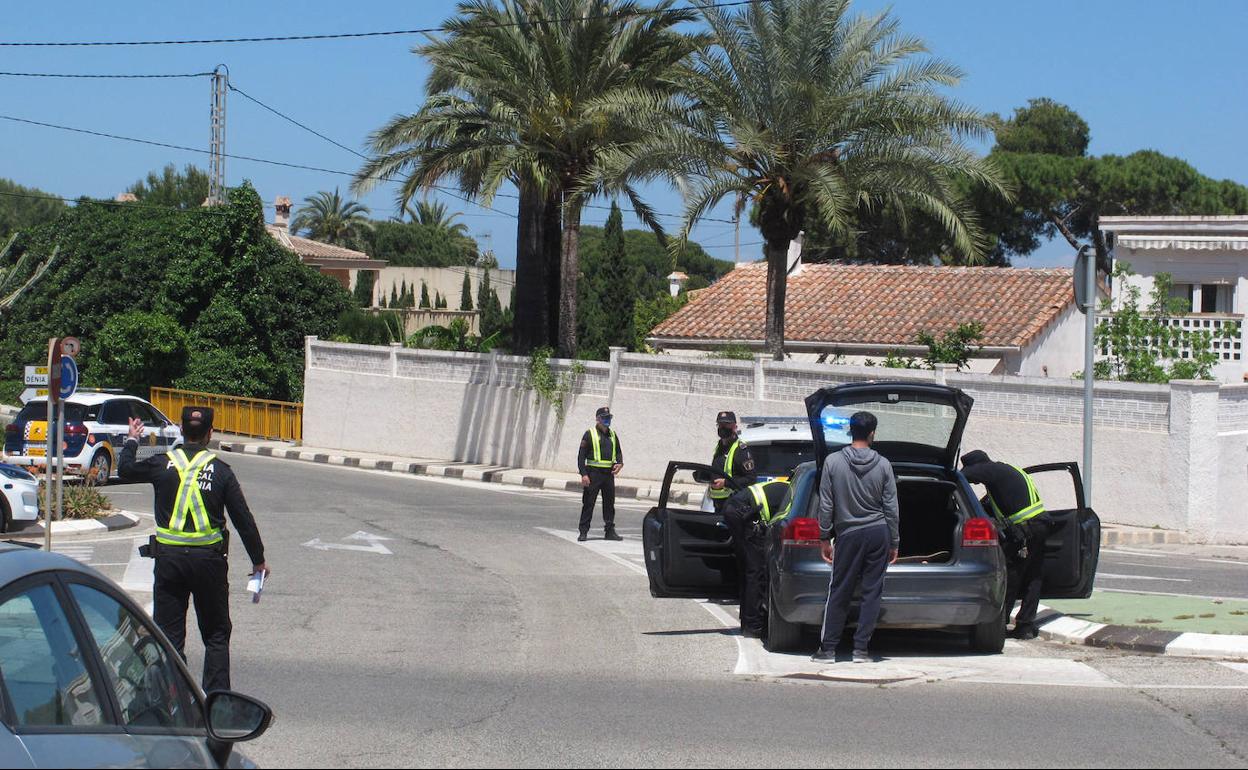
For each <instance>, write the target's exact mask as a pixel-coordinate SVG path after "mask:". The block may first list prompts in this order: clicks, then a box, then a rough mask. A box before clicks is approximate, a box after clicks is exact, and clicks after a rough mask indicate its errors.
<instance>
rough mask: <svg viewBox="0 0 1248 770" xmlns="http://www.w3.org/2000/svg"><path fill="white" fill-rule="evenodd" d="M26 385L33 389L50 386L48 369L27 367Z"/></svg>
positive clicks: (44, 367)
mask: <svg viewBox="0 0 1248 770" xmlns="http://www.w3.org/2000/svg"><path fill="white" fill-rule="evenodd" d="M24 384H26V385H30V386H31V387H36V388H38V387H44V388H46V387H47V386H48V367H46V366H27V367H26V380H25V383H24Z"/></svg>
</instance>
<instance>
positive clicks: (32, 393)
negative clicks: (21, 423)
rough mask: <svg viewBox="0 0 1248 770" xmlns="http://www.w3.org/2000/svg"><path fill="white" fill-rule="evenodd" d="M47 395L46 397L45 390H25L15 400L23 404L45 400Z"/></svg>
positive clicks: (46, 391)
mask: <svg viewBox="0 0 1248 770" xmlns="http://www.w3.org/2000/svg"><path fill="white" fill-rule="evenodd" d="M47 395H48V389H47V388H27V389H26V390H23V391H22V394H21V395H20V396H18V397H17V398H18V400H19V401H21V402H22V403H23V404H25V403H27V402H28V401H31V400H33V399H36V398H46V397H47Z"/></svg>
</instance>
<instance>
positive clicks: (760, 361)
mask: <svg viewBox="0 0 1248 770" xmlns="http://www.w3.org/2000/svg"><path fill="white" fill-rule="evenodd" d="M770 360H772V358H771V354H770V353H755V354H754V400H755V401H760V402H761V401H762V400H763V399H764V398H765V396H766V393H767V371H766V370H765V369H764V368H763V365H764V364H765V363H766V362H768V361H770Z"/></svg>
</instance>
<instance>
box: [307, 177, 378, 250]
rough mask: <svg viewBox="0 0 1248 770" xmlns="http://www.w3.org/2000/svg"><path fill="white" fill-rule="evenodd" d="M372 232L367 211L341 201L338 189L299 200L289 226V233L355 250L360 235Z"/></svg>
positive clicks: (359, 206) (351, 203) (360, 205)
mask: <svg viewBox="0 0 1248 770" xmlns="http://www.w3.org/2000/svg"><path fill="white" fill-rule="evenodd" d="M371 228H372V223H371V222H369V221H368V207H367V206H364V205H363V204H361V203H359V202H358V201H353V200H343V199H342V197H341V196H340V195H339V194H338V188H336V187H335V188H334V191H333V192H332V193H330V192H326V191H325V190H322V191H320V192H318V193H317V194H315V195H309V196H308V197H306V198H304V199H303V206H301V207H300V208H299V213H298V214H296V215H295V218H294V220H293V221H292V222H291V223H290V230H291V232H301V231H302V232H306V233H307V234H308V237H309V238H313V239H315V240H318V241H324V242H325V243H333V244H335V245H338V246H344V247H347V248H358V247H359V245H360V242H361V240H362V238H363V235H364V231H365V230H369V229H371Z"/></svg>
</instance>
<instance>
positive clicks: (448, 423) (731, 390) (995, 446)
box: [303, 338, 1248, 542]
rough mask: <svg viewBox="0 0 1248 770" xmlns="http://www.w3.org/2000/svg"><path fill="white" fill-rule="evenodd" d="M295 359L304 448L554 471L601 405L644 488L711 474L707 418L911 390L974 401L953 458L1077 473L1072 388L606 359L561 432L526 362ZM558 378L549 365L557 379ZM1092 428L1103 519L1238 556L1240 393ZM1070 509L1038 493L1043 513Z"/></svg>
mask: <svg viewBox="0 0 1248 770" xmlns="http://www.w3.org/2000/svg"><path fill="white" fill-rule="evenodd" d="M306 353H307V363H306V366H307V371H306V380H305V386H304V426H303V435H304V441H305V442H306V443H307V445H309V446H316V447H326V448H331V449H340V450H355V451H365V452H380V453H387V454H400V455H408V456H412V457H418V458H428V459H440V460H455V461H461V462H473V463H490V464H495V465H501V466H515V467H527V468H539V469H548V470H562V471H567V470H572V469H574V468H575V465H576V452H577V448H578V444H579V442H580V438H581V435H582V434H583V433H584V431H585V429H586V428H587V427H589V426H590V425H591V424H592V423H593V414H594V410H595V409H597V408H598V407H599V406H602V405H604V404H610V406H611V410H612V412H613V413H614V414H615V415H616V422H615V427H616V428H617V430H618V432H619V435H620V441H621V444H622V447H623V451H624V459H625V473H626V475H628V476H631V477H635V478H648V479H657V478H659V477H661V475H662V473H663V470H664V469H665V468H666V465H667V462H668V461H669V460H672V459H684V460H703V461H705V460H706V459H707V458H709V456H710V453H711V450H712V447H713V446H714V442H715V414H716V413H717V412H719V411H720V410H723V409H732V410H734V411H736V412H737V414H739V415H794V416H797V415H803V414H804V413H805V411H804V407H803V403H802V401H803V399H804V398H805V397H806V396H807V395H808V394H810V393H811V392H812V391H814V390H816V389H817V388H819V387H823V386H826V385H836V384H841V383H845V382H861V381H868V380H875V379H913V380H916V381H924V382H933V381H936V382H945V383H947V384H949V385H952V386H955V387H959V388H962V389H963V390H965V391H967V392H968V393H969V394H970V395H971V396H972V397H974V399H975V406H974V408H973V410H972V412H971V420H970V423H969V425H968V426H967V432H966V436H965V438H964V442H963V443H964V450H969V449H971V448H981V449H984V450H986V451H987V452H988V453H989V455H991V456H992V457H994V458H996V459H1001V460H1005V461H1007V462H1011V463H1014V464H1017V465H1030V464H1037V463H1043V462H1057V461H1068V460H1075V461H1081V460H1082V457H1083V448H1082V436H1083V428H1082V420H1083V385H1082V383H1080V382H1074V381H1069V380H1055V379H1047V378H1031V377H1014V376H993V375H977V374H965V373H957V372H954V371H951V370H950V368H949V367H944V368H942V369H941V370H940V371H936V372H921V371H908V370H888V369H880V368H874V367H850V366H828V365H817V364H797V363H789V362H784V363H777V362H774V361H771V360H769V359H766V358H765V357H763V356H759V357H757V358H756V359H755V360H754V361H731V360H722V359H694V358H680V357H677V356H671V355H661V356H652V355H642V354H635V353H624V352H622V351H620V350H614V351H613V352H612V355H611V361H610V362H609V363H607V362H585V363H584V364H583V365H584V367H585V371H584V372H583V373H582V374H581V375H580V376H579V377H578V378H577V380H576V383H575V386H574V387H573V392H572V394H571V395H570V396H569V398H568V403H567V409H566V418H565V420H564V421H563V422H562V423H560V422H559V421H558V420H557V419H556V417H555V414H554V411H553V409H552V408H551V407H550V406H549V405H547V404H544V403H541V402H540V401H539V400H538V399H537V398H536V396H535V394H534V393H533V391H531V390H530V389H528V388H527V387H525V378H526V371H527V367H528V359H527V358H522V357H515V356H504V355H498V354H484V355H483V354H473V353H449V352H441V351H432V350H413V349H405V348H400V347H397V346H393V347H390V348H385V347H369V346H364V345H350V344H343V343H331V342H323V341H319V340H317V339H316V338H309V339H308V341H307V351H306ZM570 366H571V364H570V362H567V361H552V362H551V367H552V369H553V370H554V372H555V373H556V375H558V374H562V373H565V372H567V371H569V369H570ZM1094 418H1095V425H1096V439H1095V467H1094V471H1095V473H1094V476H1093V485H1094V494H1095V497H1094V500H1093V504H1094V507H1095V508H1096V509H1097V511H1098V513H1100V514H1101V516H1102V518H1103V519H1105V520H1106V521H1108V522H1115V523H1120V524H1131V525H1136V526H1146V527H1148V526H1160V527H1163V528H1166V529H1178V530H1184V531H1186V532H1188V533H1189V535H1191V536H1192V537H1193V538H1195V539H1198V540H1205V541H1210V542H1248V506H1245V504H1244V501H1245V500H1248V386H1222V387H1219V386H1218V385H1217V384H1216V383H1185V382H1175V383H1171V384H1170V385H1168V386H1166V385H1161V386H1158V385H1135V384H1129V383H1106V384H1102V385H1097V387H1096V397H1095V402H1094ZM1042 491H1046V490H1043V489H1042ZM1069 497H1070V494H1069V491H1068V490H1058V489H1054V490H1053V491H1052V492H1047V491H1046V498H1048V499H1050V505H1052V506H1053V507H1060V506H1062V505H1064V504H1065V502H1064V499H1063V498H1069Z"/></svg>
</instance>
